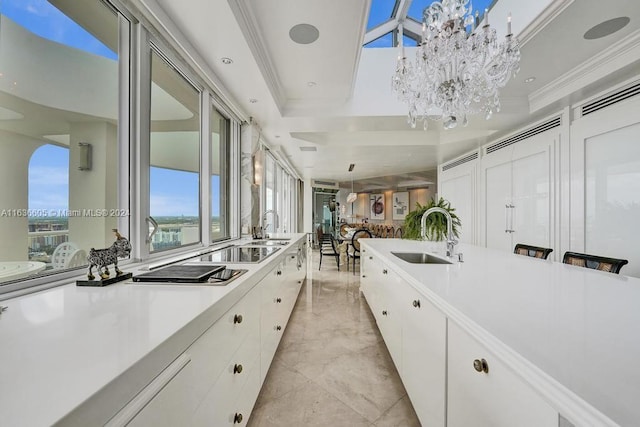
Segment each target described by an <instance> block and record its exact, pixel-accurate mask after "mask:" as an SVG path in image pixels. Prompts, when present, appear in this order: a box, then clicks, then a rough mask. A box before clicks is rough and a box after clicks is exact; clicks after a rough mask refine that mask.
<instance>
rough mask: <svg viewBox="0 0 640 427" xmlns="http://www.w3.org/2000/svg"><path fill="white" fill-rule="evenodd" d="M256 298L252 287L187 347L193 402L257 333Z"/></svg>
mask: <svg viewBox="0 0 640 427" xmlns="http://www.w3.org/2000/svg"><path fill="white" fill-rule="evenodd" d="M259 297H260V292H259V290H258V289H256V288H253V289H252V290H251V291H249V293H248V294H247V295H245V296H244V298H243V299H242V300H240V301H239V302H238V303H237V304H236V305H234V306H233V307H232V308H231V309H230V310H229V311H227V312H226V313H225V314H224V315H223V316H222V318H220V319H219V320H218V321H217V322H216V323H214V324H213V326H211V327H210V328H209V329H208V330H207V331H206V332H205V333H204V334H203V335H202V336H201V337H200V338H199V339H198V340H197V341H196V342H195V343H193V345H192V346H191V347H189V350H188V351H189V353H190V354H191V358H192V364H193V371H194V377H193V381H192V389H193V395H194V396H195V398H196V399H197V402H200V400H201V399H202V398H203V397H204V395H205V393H206V392H207V390H209V389H210V388H211V386H212V385H213V384H214V382H215V381H216V379H217V378H218V377H219V376H220V374H221V372H222V370H223V369H224V368H225V366H226V365H227V363H228V362H229V361H230V360H231V358H232V356H233V354H234V353H235V352H236V351H237V350H238V348H239V347H240V345H241V344H242V343H243V342H244V341H245V340H246V339H247V337H249V336H250V334H253V335H257V334H258V331H259V330H260V323H259V322H260V319H259V312H260V311H259V310H260V308H259V307H260V306H259V303H260V300H259Z"/></svg>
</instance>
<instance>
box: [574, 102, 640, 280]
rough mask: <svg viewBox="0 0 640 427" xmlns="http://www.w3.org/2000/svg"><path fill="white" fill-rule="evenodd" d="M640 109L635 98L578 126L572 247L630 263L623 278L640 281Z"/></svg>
mask: <svg viewBox="0 0 640 427" xmlns="http://www.w3.org/2000/svg"><path fill="white" fill-rule="evenodd" d="M639 109H640V97H638V96H635V97H633V98H630V99H628V100H625V101H623V102H620V103H617V104H615V105H611V106H608V107H606V108H603V109H602V110H599V111H595V112H592V113H590V114H589V115H587V116H585V117H579V118H578V119H576V120H575V122H574V123H573V124H572V127H571V164H570V170H571V180H570V181H571V209H570V212H571V218H570V238H571V242H570V247H568V248H567V250H573V251H576V252H586V253H592V254H595V255H600V256H608V257H614V258H623V259H627V260H629V264H628V265H626V266H625V267H624V268H623V269H622V271H621V274H624V275H628V276H634V277H640V245H638V240H639V239H640V226H639V225H638V219H637V218H638V215H639V214H640V208H639V206H640V144H638V141H639V140H640V119H639V118H638V113H637V112H638V111H639ZM576 110H577V111H576V112H575V115H576V116H578V115H579V114H580V109H576Z"/></svg>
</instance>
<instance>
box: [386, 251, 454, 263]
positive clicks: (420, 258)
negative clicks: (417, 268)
mask: <svg viewBox="0 0 640 427" xmlns="http://www.w3.org/2000/svg"><path fill="white" fill-rule="evenodd" d="M391 253H392V254H393V255H395V256H397V257H398V258H400V259H401V260H403V261H406V262H410V263H411V264H452V263H451V262H449V261H447V260H446V259H442V258H438V257H437V256H433V255H431V254H427V253H424V252H391Z"/></svg>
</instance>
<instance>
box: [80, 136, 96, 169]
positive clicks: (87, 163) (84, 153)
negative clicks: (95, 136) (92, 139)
mask: <svg viewBox="0 0 640 427" xmlns="http://www.w3.org/2000/svg"><path fill="white" fill-rule="evenodd" d="M92 151H93V148H92V147H91V144H89V143H88V142H79V143H78V152H79V153H80V161H79V162H78V169H79V170H81V171H90V170H91V157H92V156H91V153H92Z"/></svg>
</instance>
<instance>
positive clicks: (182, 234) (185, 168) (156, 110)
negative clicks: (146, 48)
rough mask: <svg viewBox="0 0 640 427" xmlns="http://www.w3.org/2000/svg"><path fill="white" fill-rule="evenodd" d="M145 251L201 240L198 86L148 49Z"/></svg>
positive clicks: (155, 250) (175, 246) (174, 246)
mask: <svg viewBox="0 0 640 427" xmlns="http://www.w3.org/2000/svg"><path fill="white" fill-rule="evenodd" d="M151 82H152V83H151V126H150V129H151V135H150V144H151V147H150V175H149V183H150V193H149V196H150V199H149V203H150V206H149V212H150V215H151V216H152V217H153V218H154V219H155V220H156V222H157V223H158V225H159V228H158V231H157V232H156V233H155V234H154V236H153V239H152V242H151V247H150V251H151V252H157V251H162V250H167V249H173V248H177V247H181V246H184V245H188V244H192V243H198V242H200V91H199V90H198V89H196V88H195V87H194V86H193V85H192V84H191V83H190V82H189V81H188V80H187V79H186V78H185V77H184V76H183V75H182V74H181V73H179V72H178V71H177V70H176V69H175V68H174V67H173V66H172V65H171V64H169V63H168V62H167V61H166V60H165V59H164V58H163V57H161V56H160V55H159V54H158V53H157V52H156V51H155V50H152V53H151Z"/></svg>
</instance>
